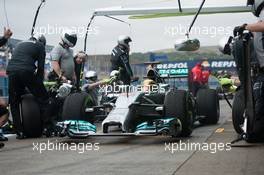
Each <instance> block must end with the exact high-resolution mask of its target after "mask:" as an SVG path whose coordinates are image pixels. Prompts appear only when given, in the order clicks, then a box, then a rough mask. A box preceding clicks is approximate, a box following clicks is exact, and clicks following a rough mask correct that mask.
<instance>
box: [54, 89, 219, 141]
mask: <svg viewBox="0 0 264 175" xmlns="http://www.w3.org/2000/svg"><path fill="white" fill-rule="evenodd" d="M79 95H80V94H79ZM81 96H83V98H80V97H79V98H75V99H79V102H78V101H76V100H75V101H73V100H69V101H68V102H70V103H71V104H72V105H73V106H75V107H76V110H74V111H78V112H79V111H83V112H82V113H80V112H79V113H71V116H68V117H67V118H65V120H64V121H62V122H59V123H58V126H59V127H60V128H61V135H62V136H66V135H67V136H69V137H71V138H86V137H92V136H120V135H124V136H137V135H153V136H155V135H168V136H173V137H187V136H190V135H191V133H192V131H193V125H194V122H195V121H200V123H203V124H216V123H217V122H218V119H219V100H218V96H217V93H216V92H215V90H210V89H202V90H200V92H199V93H198V95H197V97H196V98H194V97H193V96H192V95H191V93H189V91H186V90H177V89H170V90H169V91H167V92H163V93H160V92H158V93H144V92H129V93H121V94H119V96H118V98H117V100H116V103H115V105H114V106H113V109H112V110H111V112H110V113H109V114H108V115H107V117H106V118H105V119H104V120H103V122H102V123H101V127H99V128H100V129H98V128H97V126H98V125H95V123H94V121H95V118H96V114H95V113H93V112H94V111H95V109H96V108H97V107H94V108H93V107H92V106H87V101H86V100H85V99H86V98H87V97H86V96H87V94H85V95H81ZM68 98H70V96H69V97H68ZM80 99H82V100H80ZM68 102H67V99H66V101H65V103H66V104H67V103H68ZM198 103H199V104H198ZM64 105H65V104H64ZM77 106H79V107H78V109H79V110H77ZM71 109H73V108H71ZM67 115H68V114H67ZM113 128H115V129H116V128H119V132H116V130H115V131H114V132H113Z"/></svg>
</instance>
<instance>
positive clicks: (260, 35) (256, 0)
mask: <svg viewBox="0 0 264 175" xmlns="http://www.w3.org/2000/svg"><path fill="white" fill-rule="evenodd" d="M247 5H252V11H253V14H254V15H255V16H256V17H258V22H257V23H254V24H243V25H242V26H238V27H236V28H235V29H234V35H235V34H237V33H239V34H242V33H243V31H244V30H248V31H250V32H253V33H254V51H255V54H256V58H257V61H258V63H259V70H260V71H259V73H258V76H257V80H256V82H255V83H254V86H253V93H254V100H255V113H256V122H255V124H254V131H253V132H254V133H263V132H264V0H248V2H247ZM261 137H262V136H261Z"/></svg>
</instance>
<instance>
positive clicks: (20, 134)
mask: <svg viewBox="0 0 264 175" xmlns="http://www.w3.org/2000/svg"><path fill="white" fill-rule="evenodd" d="M25 138H26V136H25V135H24V133H23V132H17V136H16V139H18V140H22V139H25Z"/></svg>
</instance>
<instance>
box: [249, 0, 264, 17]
mask: <svg viewBox="0 0 264 175" xmlns="http://www.w3.org/2000/svg"><path fill="white" fill-rule="evenodd" d="M247 5H252V12H253V14H254V15H255V16H256V17H259V14H260V12H261V10H262V9H263V7H264V0H248V1H247Z"/></svg>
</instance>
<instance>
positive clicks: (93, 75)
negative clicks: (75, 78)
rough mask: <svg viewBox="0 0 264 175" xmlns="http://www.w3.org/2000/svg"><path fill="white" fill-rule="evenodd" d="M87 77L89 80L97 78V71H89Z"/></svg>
mask: <svg viewBox="0 0 264 175" xmlns="http://www.w3.org/2000/svg"><path fill="white" fill-rule="evenodd" d="M85 79H87V80H93V81H95V80H97V73H96V72H95V71H88V72H86V74H85Z"/></svg>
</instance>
